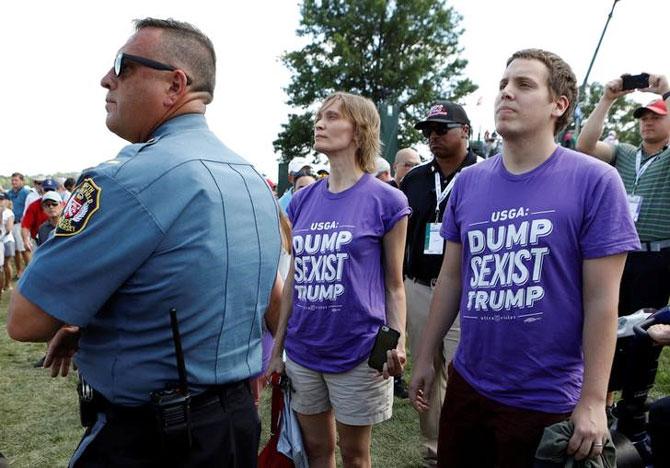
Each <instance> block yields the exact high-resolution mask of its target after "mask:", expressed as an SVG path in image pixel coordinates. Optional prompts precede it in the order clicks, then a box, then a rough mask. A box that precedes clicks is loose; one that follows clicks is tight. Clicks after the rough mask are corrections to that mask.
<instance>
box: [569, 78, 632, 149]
mask: <svg viewBox="0 0 670 468" xmlns="http://www.w3.org/2000/svg"><path fill="white" fill-rule="evenodd" d="M622 86H623V81H622V80H621V78H617V79H615V80H612V81H610V82H609V83H607V84H606V85H605V89H604V92H603V96H602V97H601V98H600V101H598V104H597V105H596V107H595V109H593V112H591V115H590V116H589V118H588V120H587V121H586V122H585V123H584V126H583V127H582V130H581V132H580V133H579V137H578V138H577V145H576V149H577V151H581V152H582V153H586V154H589V155H591V156H595V157H596V158H598V159H600V160H602V161H605V162H611V161H612V159H613V158H614V147H613V146H612V145H610V144H608V143H605V142H602V141H599V140H600V135H601V134H602V133H603V125H604V123H605V119H606V118H607V112H609V110H610V107H612V104H614V101H616V100H617V99H618V98H620V97H621V96H624V95H626V94H629V93H632V92H633V91H632V90H629V91H623V90H622V89H621V88H622Z"/></svg>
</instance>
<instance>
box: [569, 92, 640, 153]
mask: <svg viewBox="0 0 670 468" xmlns="http://www.w3.org/2000/svg"><path fill="white" fill-rule="evenodd" d="M604 90H605V87H604V86H603V85H602V84H600V83H598V82H593V83H591V84H590V85H588V87H587V88H586V90H585V93H584V96H583V98H582V102H581V104H580V107H581V109H582V114H583V115H584V118H585V119H586V118H588V116H589V115H591V112H593V109H595V107H596V104H598V101H600V98H601V97H602V95H603V92H604ZM639 106H640V104H638V103H637V102H635V101H633V100H632V99H629V98H628V97H627V96H624V97H623V98H619V99H617V100H616V101H614V104H612V107H611V108H610V111H609V113H608V114H607V120H606V121H605V125H604V126H603V134H602V136H601V139H602V138H604V137H605V136H607V134H608V133H609V132H610V130H614V131H615V132H616V134H617V138H619V141H620V142H622V143H623V142H625V143H630V144H631V145H634V146H638V145H639V144H640V143H641V142H642V139H641V138H640V133H639V131H638V125H637V119H635V117H633V111H634V110H635V109H636V108H637V107H639Z"/></svg>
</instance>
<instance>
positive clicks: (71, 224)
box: [54, 177, 102, 237]
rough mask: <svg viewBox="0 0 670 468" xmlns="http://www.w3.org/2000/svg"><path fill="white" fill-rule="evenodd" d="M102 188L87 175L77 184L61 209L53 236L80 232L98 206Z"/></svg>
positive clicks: (71, 234) (64, 235)
mask: <svg viewBox="0 0 670 468" xmlns="http://www.w3.org/2000/svg"><path fill="white" fill-rule="evenodd" d="M101 193H102V189H101V188H100V187H98V186H97V185H96V184H95V182H93V179H91V178H90V177H87V178H86V179H84V181H83V182H82V183H81V184H79V185H78V186H77V187H76V188H75V189H74V192H73V193H72V196H71V197H70V199H69V200H68V202H67V205H65V208H64V209H63V215H62V216H61V218H60V220H59V221H58V225H57V226H56V232H55V233H54V236H57V237H67V236H73V235H75V234H78V233H80V232H81V231H83V230H84V228H85V227H86V224H87V223H88V221H89V220H90V219H91V216H93V213H95V212H96V211H98V208H99V207H100V194H101Z"/></svg>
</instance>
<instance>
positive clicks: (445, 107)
mask: <svg viewBox="0 0 670 468" xmlns="http://www.w3.org/2000/svg"><path fill="white" fill-rule="evenodd" d="M433 122H435V123H446V124H464V125H470V119H469V118H468V114H466V113H465V109H463V107H461V106H460V105H458V104H456V103H454V102H449V101H437V102H434V103H433V105H431V106H430V110H429V111H428V115H427V116H426V118H425V120H422V121H421V122H417V123H416V124H415V125H414V128H416V129H417V130H421V129H422V128H424V127H426V126H428V125H430V124H431V123H433Z"/></svg>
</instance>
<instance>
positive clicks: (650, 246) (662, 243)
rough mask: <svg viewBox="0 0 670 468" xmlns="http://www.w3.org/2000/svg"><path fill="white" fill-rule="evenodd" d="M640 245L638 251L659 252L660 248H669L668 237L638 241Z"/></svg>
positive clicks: (669, 240) (669, 241)
mask: <svg viewBox="0 0 670 468" xmlns="http://www.w3.org/2000/svg"><path fill="white" fill-rule="evenodd" d="M640 246H641V247H640V250H638V252H660V251H661V250H666V249H670V239H665V240H657V241H651V242H640Z"/></svg>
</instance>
